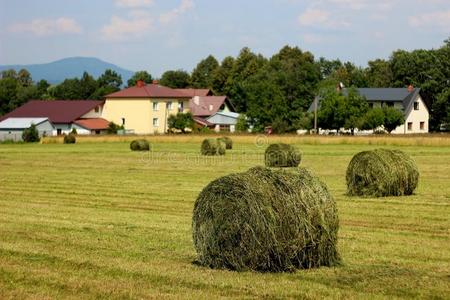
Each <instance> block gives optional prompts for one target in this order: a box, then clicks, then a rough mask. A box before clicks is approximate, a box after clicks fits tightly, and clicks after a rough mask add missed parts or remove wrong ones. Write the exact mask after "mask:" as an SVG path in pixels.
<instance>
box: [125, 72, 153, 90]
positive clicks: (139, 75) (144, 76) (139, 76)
mask: <svg viewBox="0 0 450 300" xmlns="http://www.w3.org/2000/svg"><path fill="white" fill-rule="evenodd" d="M138 80H142V81H144V82H145V83H152V81H153V77H152V75H150V73H148V72H147V71H138V72H136V73H134V75H133V76H132V77H131V78H130V79H128V82H127V84H128V86H129V87H131V86H135V85H136V82H138Z"/></svg>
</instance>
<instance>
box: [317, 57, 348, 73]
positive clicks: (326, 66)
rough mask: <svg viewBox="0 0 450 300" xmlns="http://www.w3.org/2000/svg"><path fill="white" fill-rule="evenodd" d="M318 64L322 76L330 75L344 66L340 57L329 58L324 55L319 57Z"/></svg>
mask: <svg viewBox="0 0 450 300" xmlns="http://www.w3.org/2000/svg"><path fill="white" fill-rule="evenodd" d="M317 64H318V65H319V68H320V74H321V76H322V78H328V77H330V76H331V75H333V74H334V73H335V72H336V71H337V70H338V69H339V68H341V67H342V62H341V61H340V60H339V59H335V60H327V59H326V58H324V57H321V58H319V61H318V62H317Z"/></svg>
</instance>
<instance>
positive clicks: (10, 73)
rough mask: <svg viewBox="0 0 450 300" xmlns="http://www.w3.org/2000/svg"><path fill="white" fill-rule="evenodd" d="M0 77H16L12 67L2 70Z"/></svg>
mask: <svg viewBox="0 0 450 300" xmlns="http://www.w3.org/2000/svg"><path fill="white" fill-rule="evenodd" d="M2 78H3V79H5V78H12V79H17V72H16V70H14V69H8V70H4V71H2Z"/></svg>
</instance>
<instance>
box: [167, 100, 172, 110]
mask: <svg viewBox="0 0 450 300" xmlns="http://www.w3.org/2000/svg"><path fill="white" fill-rule="evenodd" d="M172 106H173V105H172V101H169V102H167V110H172Z"/></svg>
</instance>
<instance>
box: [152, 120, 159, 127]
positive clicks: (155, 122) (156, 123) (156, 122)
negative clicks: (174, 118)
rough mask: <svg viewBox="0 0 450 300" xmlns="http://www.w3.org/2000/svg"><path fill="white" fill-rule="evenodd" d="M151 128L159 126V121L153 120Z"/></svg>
mask: <svg viewBox="0 0 450 300" xmlns="http://www.w3.org/2000/svg"><path fill="white" fill-rule="evenodd" d="M153 126H154V127H158V126H159V120H158V118H153Z"/></svg>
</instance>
